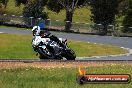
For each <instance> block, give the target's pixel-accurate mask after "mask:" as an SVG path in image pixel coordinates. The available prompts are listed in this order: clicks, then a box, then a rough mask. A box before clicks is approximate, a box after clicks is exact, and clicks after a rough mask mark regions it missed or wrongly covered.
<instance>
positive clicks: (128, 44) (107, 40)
mask: <svg viewBox="0 0 132 88" xmlns="http://www.w3.org/2000/svg"><path fill="white" fill-rule="evenodd" d="M0 32H3V33H10V34H23V35H29V34H32V32H31V30H17V29H12V28H10V29H9V28H0ZM51 33H52V34H54V35H56V36H57V37H62V38H67V39H74V40H78V41H85V42H93V43H98V44H109V45H116V46H120V47H122V48H123V47H124V48H128V49H132V38H130V37H113V36H98V35H84V34H74V33H64V32H51ZM80 58H81V60H82V61H132V54H131V53H130V54H126V55H116V56H115V55H111V56H101V57H98V56H95V57H80ZM80 58H77V59H76V61H80V60H79V59H80ZM14 61H16V62H17V61H19V60H14ZM24 61H25V62H27V61H28V60H24ZM36 61H40V60H36Z"/></svg>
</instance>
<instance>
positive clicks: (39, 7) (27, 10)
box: [23, 0, 48, 19]
mask: <svg viewBox="0 0 132 88" xmlns="http://www.w3.org/2000/svg"><path fill="white" fill-rule="evenodd" d="M44 1H46V0H28V2H27V3H26V5H25V7H24V9H23V16H24V17H34V18H40V17H41V18H43V19H46V18H47V17H48V15H47V13H45V12H43V10H44V6H45V5H46V4H47V3H46V2H44Z"/></svg>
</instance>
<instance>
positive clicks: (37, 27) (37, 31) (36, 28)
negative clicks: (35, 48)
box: [32, 26, 40, 36]
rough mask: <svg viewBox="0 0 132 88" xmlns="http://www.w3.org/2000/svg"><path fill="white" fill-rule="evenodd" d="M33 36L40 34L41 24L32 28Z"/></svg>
mask: <svg viewBox="0 0 132 88" xmlns="http://www.w3.org/2000/svg"><path fill="white" fill-rule="evenodd" d="M32 32H33V36H35V35H40V27H39V26H34V27H33V29H32Z"/></svg>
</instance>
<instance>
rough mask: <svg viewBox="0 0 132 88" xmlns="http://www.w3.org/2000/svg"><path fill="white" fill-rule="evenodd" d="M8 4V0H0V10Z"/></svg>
mask: <svg viewBox="0 0 132 88" xmlns="http://www.w3.org/2000/svg"><path fill="white" fill-rule="evenodd" d="M7 3H8V0H0V8H2V6H4V8H6V6H7Z"/></svg>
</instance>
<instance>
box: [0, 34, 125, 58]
mask: <svg viewBox="0 0 132 88" xmlns="http://www.w3.org/2000/svg"><path fill="white" fill-rule="evenodd" d="M31 40H32V36H31V35H15V34H0V41H1V44H0V58H1V59H33V58H34V59H35V58H38V56H36V54H35V52H34V51H33V49H32V46H31ZM68 44H69V46H70V47H71V48H72V49H73V50H74V51H75V52H76V54H77V56H81V57H82V56H101V55H111V54H121V53H126V52H127V50H124V49H122V48H119V47H117V46H111V45H98V44H93V43H86V42H78V41H73V40H72V41H71V40H69V41H68Z"/></svg>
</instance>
